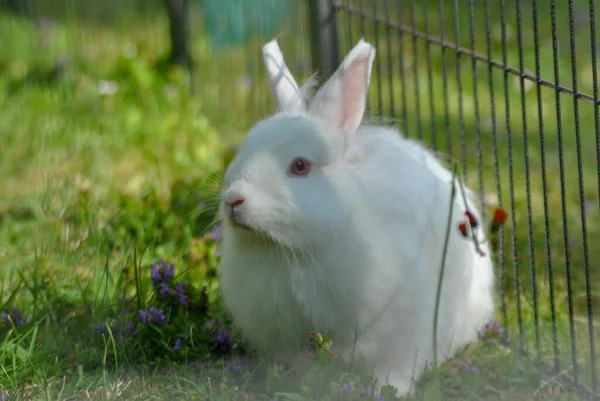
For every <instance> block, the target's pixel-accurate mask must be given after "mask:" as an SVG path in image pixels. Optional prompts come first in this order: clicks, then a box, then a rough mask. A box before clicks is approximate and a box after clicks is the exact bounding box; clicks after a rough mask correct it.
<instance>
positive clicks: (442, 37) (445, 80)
mask: <svg viewBox="0 0 600 401" xmlns="http://www.w3.org/2000/svg"><path fill="white" fill-rule="evenodd" d="M438 12H439V14H440V41H441V42H442V49H441V50H442V86H443V88H444V124H445V127H446V152H447V153H448V154H449V155H451V154H452V134H451V132H450V110H449V109H450V107H449V105H448V101H449V99H448V61H447V50H448V46H447V45H446V32H445V23H444V21H445V18H444V0H439V2H438Z"/></svg>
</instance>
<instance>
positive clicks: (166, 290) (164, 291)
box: [160, 283, 171, 298]
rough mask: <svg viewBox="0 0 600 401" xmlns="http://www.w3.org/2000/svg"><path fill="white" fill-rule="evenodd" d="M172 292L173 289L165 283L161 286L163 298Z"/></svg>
mask: <svg viewBox="0 0 600 401" xmlns="http://www.w3.org/2000/svg"><path fill="white" fill-rule="evenodd" d="M170 292H171V289H170V288H169V286H168V285H166V284H165V283H161V284H160V296H161V297H162V298H166V297H167V295H169V293H170Z"/></svg>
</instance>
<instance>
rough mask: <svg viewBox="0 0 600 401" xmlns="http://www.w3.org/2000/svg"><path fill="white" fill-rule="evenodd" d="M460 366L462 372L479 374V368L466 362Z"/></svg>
mask: <svg viewBox="0 0 600 401" xmlns="http://www.w3.org/2000/svg"><path fill="white" fill-rule="evenodd" d="M460 365H461V366H460V368H461V370H462V371H463V372H471V373H475V374H477V373H479V366H477V365H472V364H470V363H469V362H466V361H462V362H461V364H460Z"/></svg>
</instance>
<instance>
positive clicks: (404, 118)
mask: <svg viewBox="0 0 600 401" xmlns="http://www.w3.org/2000/svg"><path fill="white" fill-rule="evenodd" d="M398 21H402V7H401V6H400V4H398ZM390 26H391V24H390ZM398 52H399V53H400V55H399V56H398V59H399V62H400V69H399V72H400V85H401V86H402V87H401V88H400V90H401V91H402V124H403V127H404V134H405V135H406V136H409V135H410V132H408V129H407V128H408V111H407V106H406V79H405V78H404V31H400V30H399V31H398Z"/></svg>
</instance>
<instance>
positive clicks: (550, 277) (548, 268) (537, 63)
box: [533, 0, 560, 374]
mask: <svg viewBox="0 0 600 401" xmlns="http://www.w3.org/2000/svg"><path fill="white" fill-rule="evenodd" d="M539 36H540V35H539V21H538V2H537V0H533V40H534V48H535V75H536V76H537V77H540V76H541V65H540V38H539ZM536 96H537V97H536V98H537V106H538V107H537V109H538V110H537V111H538V125H539V128H538V132H539V135H540V158H541V170H542V193H543V202H544V240H545V244H544V245H545V249H546V271H547V274H548V287H549V294H548V295H549V298H550V313H551V315H552V316H551V319H552V347H553V351H554V353H553V354H554V355H553V356H554V373H555V374H558V372H559V371H560V358H559V354H558V334H557V327H556V301H555V299H554V273H553V269H552V247H551V245H550V244H551V240H550V216H549V213H548V183H547V173H546V141H545V136H544V109H543V104H542V85H541V82H540V79H539V78H538V81H537V83H536Z"/></svg>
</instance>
